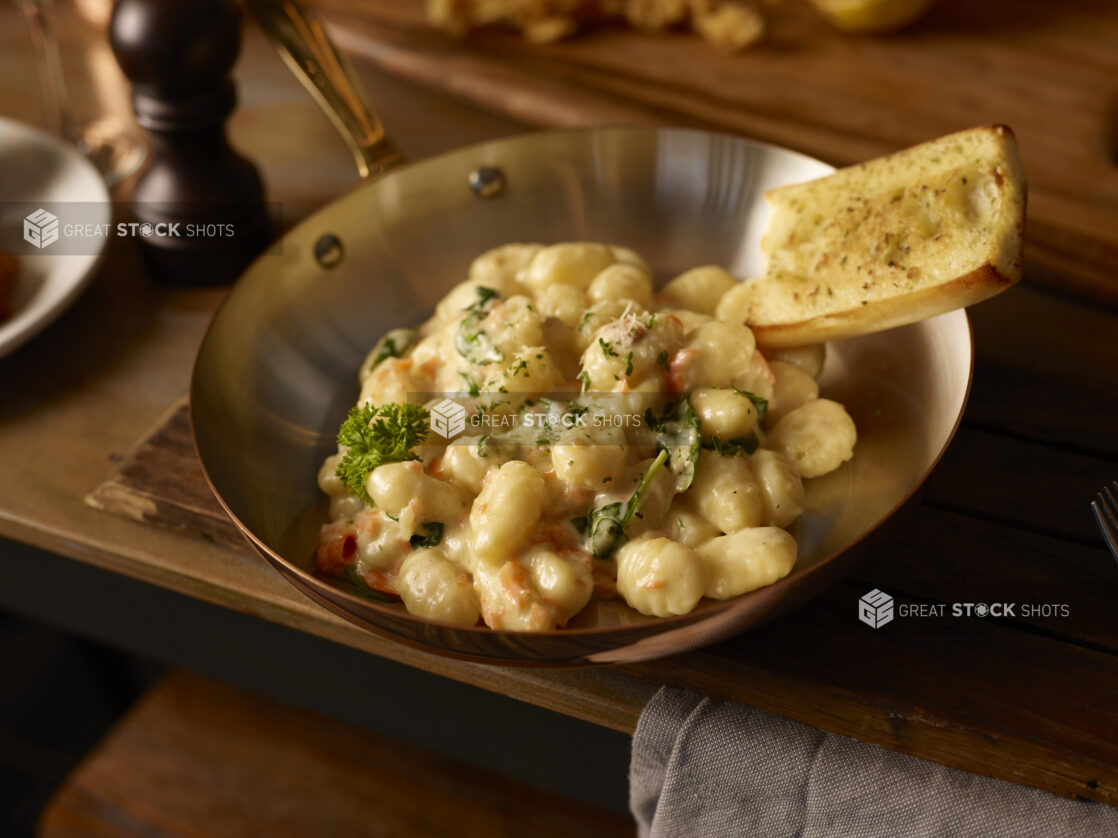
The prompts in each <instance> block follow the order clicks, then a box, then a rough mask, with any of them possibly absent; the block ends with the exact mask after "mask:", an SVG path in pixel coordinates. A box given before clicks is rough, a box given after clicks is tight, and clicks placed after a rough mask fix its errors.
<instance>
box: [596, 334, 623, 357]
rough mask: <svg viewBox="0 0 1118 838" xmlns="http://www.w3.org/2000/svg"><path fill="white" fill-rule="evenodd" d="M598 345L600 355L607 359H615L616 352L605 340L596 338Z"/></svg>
mask: <svg viewBox="0 0 1118 838" xmlns="http://www.w3.org/2000/svg"><path fill="white" fill-rule="evenodd" d="M598 345H599V346H600V347H602V354H603V355H605V356H606V357H607V358H616V357H618V355H617V350H616V349H614V348H613V344H612V343H611V342H610V341H608V340H606V339H605V338H598Z"/></svg>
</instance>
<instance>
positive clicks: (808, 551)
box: [191, 128, 972, 664]
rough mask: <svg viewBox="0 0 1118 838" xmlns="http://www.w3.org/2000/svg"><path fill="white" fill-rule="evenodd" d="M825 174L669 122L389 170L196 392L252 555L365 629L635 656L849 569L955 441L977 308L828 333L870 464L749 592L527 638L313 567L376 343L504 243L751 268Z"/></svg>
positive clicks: (234, 334) (329, 223) (260, 283)
mask: <svg viewBox="0 0 1118 838" xmlns="http://www.w3.org/2000/svg"><path fill="white" fill-rule="evenodd" d="M380 148H381V149H383V148H385V146H384V145H381V146H380ZM483 167H490V168H493V169H497V170H499V172H500V175H501V177H503V180H504V189H503V190H502V191H501V192H500V194H499V195H497V196H496V197H491V198H484V197H480V196H479V195H478V194H477V192H475V191H474V190H473V189H471V186H470V177H471V173H474V172H476V171H477V170H479V169H481V168H483ZM370 168H371V169H372V170H374V171H375V170H376V169H377V166H376V165H375V163H374V164H373V165H372V166H371V167H370ZM828 171H830V167H828V166H826V165H825V164H823V163H821V162H818V161H816V160H812V159H810V158H807V157H804V156H802V155H799V154H796V153H793V152H790V151H786V150H783V149H779V148H775V147H772V146H768V145H764V144H761V143H757V142H752V141H750V140H746V139H742V138H738V137H731V136H724V135H718V134H712V133H705V132H701V131H692V130H679V129H670V128H664V129H649V128H603V129H597V130H585V131H564V132H548V133H537V134H530V135H526V136H522V137H516V138H513V139H505V140H499V141H495V142H490V143H485V144H482V145H478V146H474V147H471V148H466V149H462V150H460V151H455V152H452V153H450V154H446V155H443V156H441V157H438V158H435V159H431V160H427V161H424V162H422V163H419V164H415V165H410V166H405V167H402V168H400V167H398V168H392V169H390V170H389V171H387V172H386V173H383V174H380V175H379V176H378V177H377V178H376V179H374V180H370V181H368V182H366V183H364V184H362V185H361V186H360V187H358V188H356V189H354V190H353V191H351V192H350V193H348V194H346V195H344V196H342V197H341V198H339V199H338V200H337V201H335V202H334V203H332V204H330V205H329V206H327V207H325V208H324V209H322V210H321V211H319V212H318V213H316V214H315V215H313V216H312V217H310V218H309V219H307V220H306V221H305V222H303V223H302V224H301V225H299V226H298V227H297V228H296V229H294V230H293V231H292V232H290V233H289V234H288V235H287V236H285V237H284V239H283V241H282V246H281V252H280V253H274V254H268V255H265V256H262V257H261V258H260V259H258V260H257V261H256V262H255V263H254V264H253V265H252V266H251V267H250V268H249V270H248V271H247V272H246V273H245V275H244V276H243V277H242V278H241V279H240V280H239V281H238V282H237V285H236V286H235V288H234V289H233V291H232V292H231V293H230V295H229V297H228V299H227V301H226V302H225V304H224V305H223V306H222V308H221V310H220V311H219V312H218V314H217V315H216V317H215V318H214V322H213V324H212V326H211V328H210V331H209V333H208V334H207V336H206V339H205V341H204V343H203V345H202V348H201V350H200V352H199V355H198V359H197V364H196V367H195V373H194V379H193V384H192V390H191V410H192V420H193V426H194V433H195V440H196V444H197V448H198V453H199V456H200V459H201V462H202V464H203V467H204V470H205V472H206V474H207V477H208V479H209V480H210V482H211V484H212V486H213V488H214V490H215V492H216V493H217V495H218V497H219V498H220V500H221V502H222V503H223V504H224V506H225V507H226V509H227V510H228V512H229V513H230V515H231V516H232V517H233V519H234V520H235V521H236V522H237V523H238V525H240V526H241V528H242V529H243V530H244V532H245V534H246V535H247V536H248V537H249V538H250V540H251V541H252V543H253V544H254V546H255V547H256V549H257V550H258V551H259V552H260V553H261V555H263V556H264V558H266V559H267V560H268V561H269V562H271V563H272V565H273V566H275V567H276V568H277V569H278V570H279V571H280V572H281V573H283V574H284V575H285V576H286V577H287V578H288V579H289V580H290V581H292V582H293V583H294V584H295V585H296V586H297V587H299V588H300V589H301V590H303V591H304V592H305V593H307V594H308V595H309V596H311V597H312V598H314V599H315V600H317V601H318V602H320V603H322V604H323V605H325V606H327V607H328V608H331V609H332V610H334V611H336V612H337V613H340V614H342V615H344V616H346V617H347V618H349V619H351V620H353V621H354V622H357V623H359V624H361V625H363V626H366V627H367V628H370V629H372V630H374V631H378V632H381V633H383V634H386V635H389V636H392V637H395V638H398V639H400V640H401V641H403V642H407V643H411V644H415V645H419V646H422V647H424V648H427V649H430V650H433V651H438V652H443V653H448V654H455V655H460V656H466V657H472V658H476V659H480V660H487V661H493V662H503V663H528V664H541V663H568V664H569V663H594V662H610V661H629V660H638V659H645V658H652V657H657V656H662V655H665V654H670V653H673V652H679V651H684V650H686V649H691V648H695V647H697V646H701V645H704V644H707V643H710V642H714V641H716V640H719V639H722V638H724V637H726V636H728V635H729V634H732V633H735V632H738V631H741V630H744V629H746V628H748V627H749V626H751V625H755V624H757V623H759V622H761V621H764V620H767V619H770V618H772V617H773V616H775V615H777V614H780V613H783V612H784V611H786V610H788V609H790V608H792V607H795V606H797V605H799V604H801V603H803V602H804V601H806V600H807V599H808V598H810V597H811V596H813V595H815V594H816V593H818V592H819V591H820V590H822V589H823V588H825V587H826V586H827V585H829V584H832V583H833V582H834V581H836V580H837V579H838V578H841V576H842V575H844V574H845V572H846V571H847V569H848V568H849V565H850V563H851V562H852V561H853V560H854V558H855V557H856V556H857V554H858V552H859V549H860V548H862V547H864V546H865V541H866V538H867V536H869V535H870V534H871V533H873V532H874V531H875V530H876V529H877V528H878V527H879V526H880V525H881V524H882V523H883V522H884V521H885V520H886V519H888V518H889V517H890V516H891V515H892V514H893V513H894V512H895V511H896V510H897V509H898V508H899V507H900V506H901V505H902V504H904V503H905V501H907V500H908V499H909V498H911V497H912V496H913V494H914V493H915V492H916V491H917V489H918V488H919V487H920V485H921V484H922V482H923V480H924V479H925V477H926V476H927V474H928V472H929V471H930V469H931V468H932V466H933V465H934V464H935V462H936V461H937V460H938V458H939V457H940V455H941V454H942V452H943V451H944V449H945V448H946V446H947V444H948V442H949V441H950V439H951V437H952V435H953V433H954V431H955V428H956V426H957V423H958V420H959V417H960V416H961V414H962V410H963V406H964V404H965V401H966V396H967V391H968V388H969V383H970V374H971V368H972V345H971V337H970V330H969V326H968V323H967V319H966V316H965V314H964V313H963V312H954V313H951V314H947V315H943V316H941V317H937V318H935V319H932V320H928V321H925V322H922V323H917V324H915V325H912V326H907V327H904V328H900V329H894V330H891V331H889V332H884V333H880V334H876V335H869V336H866V337H863V338H857V339H853V340H846V341H839V342H835V343H834V344H832V345H831V346H830V347H829V356H828V361H827V365H826V369H825V372H824V376H823V379H822V382H821V383H822V387H823V391H824V393H825V394H826V395H828V396H829V397H831V398H835V399H838V400H839V401H842V402H843V403H845V404H846V405H847V406H848V409H849V411H850V413H851V415H852V416H853V417H854V419H855V421H856V423H857V425H858V428H859V444H858V447H857V449H856V456H855V458H854V460H853V461H852V462H851V463H848V464H847V465H845V466H844V467H843V468H842V469H840V470H839V471H838V472H835V473H833V474H831V475H829V476H827V477H826V478H823V479H820V480H816V481H812V482H811V483H810V484H809V490H808V511H807V512H806V513H805V515H804V516H803V518H802V520H801V521H800V522H799V524H797V529H796V530H795V531H794V532H795V534H796V535H797V536H798V539H799V541H800V545H801V556H800V559H799V561H798V563H797V565H796V568H795V569H794V570H793V572H792V574H791V575H790V576H789V577H787V578H786V579H784V580H782V581H781V582H779V583H777V584H775V585H773V586H770V587H769V588H766V589H762V590H760V591H757V592H755V593H753V594H748V595H746V596H744V597H741V598H739V599H737V600H734V601H731V602H726V603H719V602H713V601H711V602H707V601H704V602H703V603H701V604H700V607H699V608H698V609H697V610H696V612H694V613H693V614H691V615H687V616H684V617H678V618H672V619H667V620H655V619H647V618H642V617H639V616H638V615H635V614H634V612H631V611H630V610H629V609H627V608H626V607H624V606H623V605H620V604H618V603H608V604H602V605H598V606H595V607H592V608H590V609H588V611H587V612H586V613H585V614H584V615H582V616H581V617H580V618H579V619H578V620H577V622H576V624H575V625H574V626H572V627H571V628H569V629H566V630H562V631H557V632H548V633H540V634H528V635H516V634H513V633H508V632H495V631H492V630H490V629H486V628H470V629H463V628H461V627H455V626H450V625H445V624H440V623H436V622H432V621H428V620H422V619H418V618H414V617H410V616H409V615H407V614H406V613H405V612H404V611H403V608H402V606H391V605H384V604H380V603H376V602H372V601H367V600H364V599H361V598H358V597H355V596H353V595H351V594H349V593H346V592H344V591H342V590H341V589H339V588H337V587H335V586H333V585H331V584H330V583H329V582H327V581H323V580H320V579H316V578H314V577H313V576H312V575H311V573H310V570H311V568H312V566H313V561H312V553H313V550H314V546H315V532H316V530H317V527H318V526H319V525H320V524H321V523H322V522H323V521H324V520H325V503H324V500H323V498H322V497H321V496H320V493H319V491H318V489H317V486H316V482H315V474H316V472H317V470H318V468H319V466H320V464H321V462H322V459H323V458H324V456H326V454H328V453H332V451H333V449H334V436H335V434H336V432H337V428H338V425H339V422H340V420H341V419H342V417H343V416H344V415H345V412H346V409H347V408H348V407H349V406H350V405H351V404H352V403H353V402H354V401H355V400H356V397H357V392H358V386H357V379H356V370H357V368H358V365H359V364H360V362H361V360H362V359H363V357H364V355H365V353H366V352H367V351H368V349H369V347H370V346H372V344H373V343H374V342H375V341H376V340H377V338H378V337H379V336H380V335H381V334H383V333H384V332H385V331H387V330H388V329H391V328H394V327H398V326H400V325H408V324H414V323H418V322H420V321H422V320H424V319H425V318H426V317H427V316H429V314H430V312H431V310H432V308H433V306H434V304H435V303H436V302H437V301H438V300H439V299H440V298H441V297H442V296H443V295H444V294H445V293H446V292H447V291H448V290H449V289H450V288H451V287H452V286H453V285H455V284H456V283H458V282H459V281H461V280H462V279H463V278H465V275H466V269H467V267H468V265H469V263H470V261H471V260H472V259H473V258H474V257H475V256H477V255H478V254H479V253H481V252H482V251H484V250H486V249H487V248H490V247H495V246H497V245H500V244H505V243H508V242H517V241H523V242H547V243H550V242H559V241H570V240H582V239H589V240H597V241H606V242H611V243H616V244H623V245H626V246H628V247H631V248H634V249H635V250H637V251H638V252H640V253H641V254H642V255H644V257H645V258H646V259H647V260H648V261H649V263H650V264H652V265H653V266H654V267H655V269H656V271H657V273H658V274H659V276H660V278H664V277H668V276H671V275H672V274H674V273H676V272H680V271H682V270H685V269H687V268H691V267H695V266H696V265H702V264H711V263H714V264H720V265H723V266H725V267H726V268H727V269H728V270H729V271H730V272H731V273H733V274H735V275H736V276H739V277H750V276H755V275H757V274H758V273H759V271H760V270H761V265H760V263H759V250H758V241H759V237H760V235H761V232H762V230H763V229H764V226H765V223H766V219H767V209H766V207H765V203H764V201H763V193H764V191H765V190H766V189H767V188H769V187H773V186H777V185H780V184H784V183H790V182H796V181H802V180H806V179H810V178H813V177H817V176H819V175H822V174H825V173H826V172H828ZM851 619H855V614H854V604H853V602H852V610H851Z"/></svg>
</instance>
